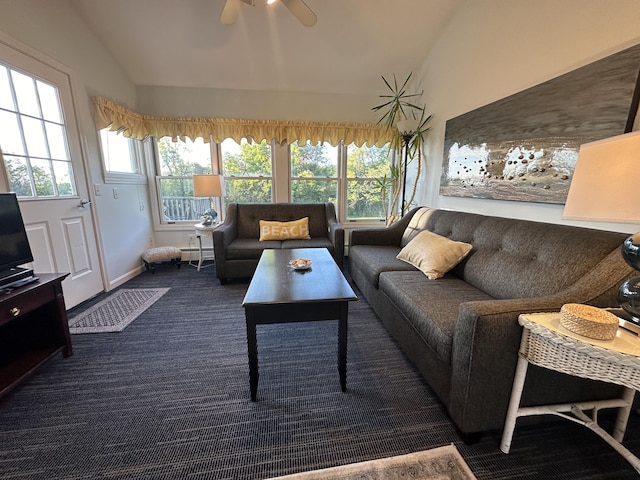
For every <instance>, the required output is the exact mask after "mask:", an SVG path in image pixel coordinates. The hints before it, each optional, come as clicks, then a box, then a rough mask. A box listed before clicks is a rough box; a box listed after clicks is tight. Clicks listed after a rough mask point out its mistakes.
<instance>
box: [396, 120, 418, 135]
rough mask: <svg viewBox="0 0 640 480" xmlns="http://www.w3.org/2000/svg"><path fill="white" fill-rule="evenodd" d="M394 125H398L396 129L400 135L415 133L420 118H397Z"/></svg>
mask: <svg viewBox="0 0 640 480" xmlns="http://www.w3.org/2000/svg"><path fill="white" fill-rule="evenodd" d="M396 126H397V127H398V131H399V132H400V134H401V135H407V134H412V133H415V132H416V130H418V127H419V126H420V120H416V119H414V118H407V119H405V120H398V121H397V122H396Z"/></svg>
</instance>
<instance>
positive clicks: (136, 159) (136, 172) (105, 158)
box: [100, 128, 146, 183]
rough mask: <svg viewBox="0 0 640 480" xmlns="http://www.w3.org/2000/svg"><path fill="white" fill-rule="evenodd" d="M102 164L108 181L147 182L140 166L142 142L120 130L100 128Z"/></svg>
mask: <svg viewBox="0 0 640 480" xmlns="http://www.w3.org/2000/svg"><path fill="white" fill-rule="evenodd" d="M100 144H101V146H102V164H103V167H104V176H105V182H107V183H110V182H112V183H146V179H145V178H144V176H143V175H142V168H141V166H140V158H141V154H140V142H139V141H138V140H132V139H130V138H127V137H125V136H124V135H122V134H120V133H119V132H112V131H110V130H107V129H104V128H103V129H102V130H100Z"/></svg>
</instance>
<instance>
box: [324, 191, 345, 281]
mask: <svg viewBox="0 0 640 480" xmlns="http://www.w3.org/2000/svg"><path fill="white" fill-rule="evenodd" d="M325 206H326V208H325V211H326V216H327V217H326V218H327V225H328V226H329V232H328V236H329V241H331V244H332V245H333V258H334V259H335V261H336V263H337V264H338V267H340V270H342V268H343V267H344V227H343V226H342V224H340V222H338V218H337V216H336V209H335V206H334V205H333V203H326V204H325Z"/></svg>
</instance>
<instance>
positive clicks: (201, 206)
mask: <svg viewBox="0 0 640 480" xmlns="http://www.w3.org/2000/svg"><path fill="white" fill-rule="evenodd" d="M157 145H158V155H157V159H158V164H157V166H156V168H157V172H159V175H157V176H156V182H157V185H156V186H157V189H158V196H159V200H160V208H161V209H162V210H161V217H162V222H163V223H174V222H181V221H190V222H194V221H198V220H200V215H201V213H202V212H204V211H205V210H207V209H208V208H209V199H207V198H195V197H194V196H193V175H202V174H211V173H213V163H212V161H211V157H212V155H211V145H210V144H208V143H204V141H203V140H202V138H198V139H197V140H196V141H195V142H193V141H191V140H189V139H185V141H181V140H179V141H177V142H174V141H172V140H171V138H169V137H163V138H161V139H160V140H158V142H157Z"/></svg>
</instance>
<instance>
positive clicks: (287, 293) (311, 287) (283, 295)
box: [242, 248, 358, 402]
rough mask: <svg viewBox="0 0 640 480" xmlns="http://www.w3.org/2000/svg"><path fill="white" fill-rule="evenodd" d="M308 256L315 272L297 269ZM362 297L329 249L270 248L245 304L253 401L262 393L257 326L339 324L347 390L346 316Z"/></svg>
mask: <svg viewBox="0 0 640 480" xmlns="http://www.w3.org/2000/svg"><path fill="white" fill-rule="evenodd" d="M297 258H306V259H309V260H311V262H312V265H311V268H309V269H307V270H295V269H294V268H292V267H291V266H290V265H289V261H290V260H294V259H297ZM357 299H358V297H357V296H356V294H355V293H354V292H353V289H352V288H351V286H350V285H349V283H348V282H347V280H346V279H345V278H344V275H343V274H342V272H341V271H340V268H338V265H337V264H336V262H335V260H334V259H333V257H332V256H331V254H330V253H329V251H328V250H327V249H326V248H296V249H290V250H286V249H284V250H273V249H266V250H264V251H263V252H262V255H261V257H260V261H259V262H258V267H257V268H256V271H255V273H254V275H253V278H252V279H251V283H250V284H249V288H248V289H247V293H246V294H245V296H244V300H243V302H242V306H243V307H244V310H245V318H246V323H247V347H248V350H249V387H250V389H251V400H252V401H254V402H255V400H256V395H257V392H258V377H259V374H258V343H257V339H256V325H261V324H270V323H290V322H314V321H318V320H338V373H339V375H340V386H341V388H342V391H343V392H344V391H346V389H347V317H348V312H349V302H352V301H354V300H357Z"/></svg>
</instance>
